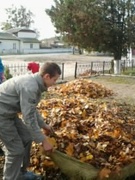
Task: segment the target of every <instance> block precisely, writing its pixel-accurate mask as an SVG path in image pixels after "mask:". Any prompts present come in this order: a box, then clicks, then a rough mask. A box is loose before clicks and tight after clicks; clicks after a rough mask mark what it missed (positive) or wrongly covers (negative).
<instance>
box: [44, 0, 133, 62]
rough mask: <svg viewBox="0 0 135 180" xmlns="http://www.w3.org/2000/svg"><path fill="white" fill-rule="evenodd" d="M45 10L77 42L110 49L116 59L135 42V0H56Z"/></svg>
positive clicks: (80, 44)
mask: <svg viewBox="0 0 135 180" xmlns="http://www.w3.org/2000/svg"><path fill="white" fill-rule="evenodd" d="M46 13H47V14H48V15H49V16H50V18H51V20H52V23H53V24H54V26H55V27H56V29H57V31H58V32H59V33H61V34H62V36H63V37H64V39H65V40H66V41H68V42H69V43H70V44H72V45H74V46H78V47H80V48H84V49H86V50H88V51H90V50H95V51H99V52H101V51H102V52H110V53H112V54H113V56H114V59H115V60H120V59H121V57H122V56H123V55H127V50H128V48H130V47H133V46H134V43H135V33H134V32H135V1H134V0H55V5H54V6H52V7H51V8H50V9H47V10H46Z"/></svg>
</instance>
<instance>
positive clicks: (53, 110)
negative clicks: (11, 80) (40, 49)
mask: <svg viewBox="0 0 135 180" xmlns="http://www.w3.org/2000/svg"><path fill="white" fill-rule="evenodd" d="M92 80H93V82H94V83H93V82H92V83H91V82H89V81H87V80H83V81H78V80H76V81H72V82H70V83H68V84H66V85H65V84H64V85H61V86H58V87H55V88H54V89H51V90H50V93H48V94H47V95H46V97H47V98H48V100H47V101H45V100H43V101H41V103H40V104H39V106H38V108H39V110H40V111H41V113H42V115H43V117H44V118H45V119H46V120H47V122H51V124H52V125H53V127H54V129H55V131H56V135H57V137H55V138H54V137H52V138H50V141H51V142H52V143H53V144H54V145H55V146H56V147H57V148H58V149H59V150H60V151H62V152H65V153H67V154H69V155H71V156H74V157H76V158H78V159H80V160H81V161H83V162H88V163H91V164H93V165H94V166H95V167H97V168H98V167H106V168H110V169H115V168H116V165H118V166H117V168H119V167H120V168H121V167H123V166H124V165H125V164H128V163H130V162H132V161H133V160H134V158H135V154H134V153H135V151H134V145H135V142H134V140H133V139H134V128H133V125H134V122H133V121H134V118H135V111H134V110H135V109H134V106H130V105H129V104H128V103H131V104H132V103H133V99H134V98H135V96H134V95H135V93H134V86H135V85H134V79H125V78H122V79H121V78H113V77H104V78H103V77H102V78H101V77H96V78H93V79H92ZM76 82H78V83H76ZM100 84H102V85H104V86H102V85H100ZM54 92H55V93H54ZM115 100H116V101H115ZM119 100H120V101H119ZM52 117H53V118H52ZM116 120H117V121H116ZM124 123H126V125H127V126H126V127H125V126H124V125H123V124H124ZM95 127H96V128H95ZM113 127H115V129H114V128H113ZM131 127H132V128H131ZM131 132H132V134H131ZM131 139H132V141H130V140H131ZM110 143H111V144H110ZM93 149H94V150H93ZM95 149H96V151H95ZM41 162H42V163H41ZM52 167H54V164H53V163H52V162H51V161H50V160H49V159H46V158H45V157H44V156H42V155H41V153H40V150H39V146H37V145H34V146H33V151H32V158H31V169H32V170H34V171H35V172H38V173H41V174H43V173H44V172H45V169H46V176H47V177H46V179H54V178H55V179H58V180H60V179H62V178H63V180H65V179H66V177H65V176H64V175H63V174H61V172H60V171H59V169H57V168H55V171H54V169H53V171H52V170H51V168H52ZM52 172H53V173H52ZM50 174H51V175H50Z"/></svg>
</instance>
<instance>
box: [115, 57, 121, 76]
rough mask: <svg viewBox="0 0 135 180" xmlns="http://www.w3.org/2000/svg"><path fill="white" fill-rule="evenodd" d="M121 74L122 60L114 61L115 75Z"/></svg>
mask: <svg viewBox="0 0 135 180" xmlns="http://www.w3.org/2000/svg"><path fill="white" fill-rule="evenodd" d="M120 73H121V60H114V74H120Z"/></svg>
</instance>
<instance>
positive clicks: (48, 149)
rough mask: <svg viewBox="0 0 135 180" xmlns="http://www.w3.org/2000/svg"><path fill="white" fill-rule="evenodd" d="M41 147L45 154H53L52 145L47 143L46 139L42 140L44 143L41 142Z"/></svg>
mask: <svg viewBox="0 0 135 180" xmlns="http://www.w3.org/2000/svg"><path fill="white" fill-rule="evenodd" d="M42 145H43V149H44V150H45V153H46V154H49V153H52V152H53V145H52V144H50V143H49V141H48V140H47V138H45V139H44V141H43V142H42Z"/></svg>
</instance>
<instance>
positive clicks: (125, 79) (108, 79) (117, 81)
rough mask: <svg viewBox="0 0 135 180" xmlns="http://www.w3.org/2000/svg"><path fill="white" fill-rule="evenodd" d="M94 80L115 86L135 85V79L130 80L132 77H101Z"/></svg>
mask: <svg viewBox="0 0 135 180" xmlns="http://www.w3.org/2000/svg"><path fill="white" fill-rule="evenodd" d="M92 79H93V80H94V79H95V80H96V79H97V80H101V81H106V82H110V83H114V84H134V83H135V79H134V78H130V77H118V76H115V77H114V76H109V77H106V76H99V77H96V78H92Z"/></svg>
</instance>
